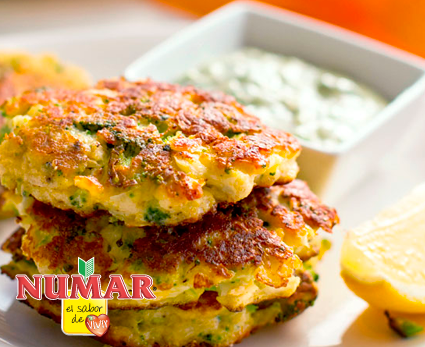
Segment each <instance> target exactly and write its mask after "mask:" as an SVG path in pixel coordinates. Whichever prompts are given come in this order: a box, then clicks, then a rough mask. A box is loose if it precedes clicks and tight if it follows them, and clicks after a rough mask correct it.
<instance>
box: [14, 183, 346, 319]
mask: <svg viewBox="0 0 425 347" xmlns="http://www.w3.org/2000/svg"><path fill="white" fill-rule="evenodd" d="M298 206H302V207H303V209H302V210H298ZM18 208H19V214H20V218H19V220H20V224H21V225H22V226H23V227H24V228H25V229H26V230H27V232H26V233H25V235H24V236H23V241H22V245H19V247H18V248H20V249H22V252H23V255H24V256H26V257H27V258H28V259H32V260H33V261H34V262H35V264H36V265H37V267H38V270H39V271H40V273H42V274H58V273H68V274H70V275H71V274H73V273H75V272H76V269H77V268H78V265H77V260H78V257H84V258H85V259H90V258H91V257H95V259H96V262H95V272H96V273H98V274H100V275H101V276H102V277H101V278H102V279H103V280H104V283H103V287H104V289H105V288H106V286H107V284H108V283H107V282H108V275H109V274H111V273H114V274H115V273H117V274H122V275H123V277H124V280H125V281H126V283H127V286H128V287H129V289H131V278H130V275H131V274H133V273H145V274H148V275H150V276H152V278H153V279H154V286H155V287H156V291H155V295H156V297H157V298H156V299H154V300H112V301H110V302H109V306H110V307H111V308H117V307H119V308H123V307H125V308H128V307H137V308H146V307H150V308H152V307H160V306H164V305H182V304H187V303H190V302H196V301H197V300H198V299H199V298H200V296H201V295H202V294H203V293H205V292H207V291H214V292H216V293H217V301H218V302H220V304H221V305H223V306H224V307H226V308H227V309H228V310H231V311H235V310H241V309H243V307H245V306H246V305H249V304H253V303H258V302H261V301H264V300H270V299H276V298H285V297H289V296H290V295H292V294H293V293H294V291H295V290H296V288H297V286H298V285H299V278H298V277H297V276H295V275H294V274H295V272H296V271H297V270H299V269H300V268H301V266H302V261H306V260H308V259H309V258H311V257H312V256H315V255H316V254H317V253H318V251H319V249H318V246H317V242H316V233H317V230H318V229H319V228H322V229H324V230H326V231H331V229H332V227H333V226H334V225H335V223H336V222H337V221H338V217H337V215H336V212H335V210H333V209H331V208H329V207H327V206H325V205H323V204H321V203H320V201H319V200H318V199H317V197H316V196H315V195H314V194H313V193H311V191H310V190H309V189H308V187H307V185H306V184H305V183H304V182H300V181H294V182H292V183H289V184H286V185H282V186H274V187H271V188H258V189H255V190H254V191H253V192H252V193H251V194H250V196H249V197H247V198H246V199H244V200H242V201H240V202H239V203H237V204H235V205H230V206H220V207H219V208H218V210H217V211H216V212H214V213H212V212H210V213H208V214H206V215H204V216H203V218H202V219H201V220H199V221H198V222H195V223H193V224H189V225H186V226H175V227H165V226H164V227H150V226H149V227H128V226H125V225H124V223H123V222H121V221H118V220H116V219H115V218H113V217H111V215H110V214H108V213H106V212H104V211H99V212H98V213H97V214H96V215H93V216H92V217H90V218H83V217H80V216H78V215H77V214H75V213H74V212H72V211H63V210H59V209H55V208H53V207H50V206H48V205H46V204H43V203H40V202H38V201H35V200H34V199H33V198H25V199H24V200H23V202H22V203H21V204H20V206H19V207H18ZM312 215H313V216H314V220H313V219H312V218H309V216H312ZM6 248H8V246H6ZM15 248H16V247H15ZM12 252H13V251H12Z"/></svg>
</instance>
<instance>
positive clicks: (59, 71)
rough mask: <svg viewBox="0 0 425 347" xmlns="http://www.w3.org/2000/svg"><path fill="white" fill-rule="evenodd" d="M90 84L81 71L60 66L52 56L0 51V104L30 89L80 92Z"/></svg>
mask: <svg viewBox="0 0 425 347" xmlns="http://www.w3.org/2000/svg"><path fill="white" fill-rule="evenodd" d="M90 84H91V81H90V77H89V76H88V74H87V73H86V72H85V71H84V70H83V69H81V68H79V67H76V66H73V65H68V64H63V63H62V62H60V61H59V60H58V59H57V58H56V57H55V56H52V55H47V54H41V55H33V54H29V53H24V52H13V51H3V52H0V104H2V103H3V102H4V101H5V100H6V99H8V98H10V97H12V96H16V95H19V94H21V93H23V92H24V91H26V90H30V89H34V88H41V87H52V88H68V89H83V88H87V87H89V86H90Z"/></svg>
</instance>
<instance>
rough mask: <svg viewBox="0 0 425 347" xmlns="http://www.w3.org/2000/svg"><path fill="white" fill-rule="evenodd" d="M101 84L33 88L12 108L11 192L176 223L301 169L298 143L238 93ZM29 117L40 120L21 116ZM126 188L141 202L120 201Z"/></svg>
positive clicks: (7, 164) (143, 220)
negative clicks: (262, 118)
mask: <svg viewBox="0 0 425 347" xmlns="http://www.w3.org/2000/svg"><path fill="white" fill-rule="evenodd" d="M96 88H97V89H93V90H86V91H82V92H73V91H64V90H45V91H33V92H29V93H25V94H23V95H22V96H21V97H20V98H17V99H14V100H10V101H9V102H8V103H6V104H5V105H4V107H3V111H4V112H5V113H6V116H7V118H8V119H9V120H10V127H11V128H12V132H11V134H9V135H6V137H5V140H4V141H3V144H2V146H1V147H0V173H1V174H2V180H3V181H4V183H5V184H6V185H7V186H8V187H9V188H16V187H17V188H18V189H20V190H21V191H22V190H25V191H27V192H28V193H30V194H32V195H34V196H35V197H36V198H37V199H38V200H41V201H43V202H46V203H51V204H52V205H54V206H55V207H59V208H62V209H73V210H74V211H75V212H77V213H79V214H80V215H85V216H87V215H90V214H91V213H93V211H95V210H96V209H103V210H109V211H110V212H111V213H112V214H113V215H114V216H116V217H117V218H119V219H121V220H123V221H125V222H126V223H127V224H128V225H138V226H141V225H158V224H160V225H165V224H166V225H173V224H174V225H175V224H179V223H181V222H183V221H191V222H193V221H195V220H197V219H199V218H200V217H201V216H202V215H203V214H204V213H206V212H208V210H211V209H212V208H213V207H214V206H215V204H216V203H217V202H221V201H224V202H236V201H238V200H241V199H243V198H245V197H246V196H247V195H248V194H249V193H250V191H251V190H252V188H253V187H254V186H255V185H258V186H269V185H272V184H273V183H275V182H277V181H279V182H287V181H291V180H292V179H293V178H294V177H295V174H296V173H297V166H296V163H295V158H296V157H297V155H298V153H299V151H300V146H299V143H298V142H297V140H296V139H295V138H294V137H292V136H291V135H289V134H287V133H284V132H282V131H277V130H272V129H269V128H267V127H265V126H263V125H262V124H261V123H260V122H259V120H258V119H257V118H255V117H253V116H251V115H249V114H247V113H246V112H245V111H244V109H243V108H242V106H240V105H239V104H238V103H236V101H235V100H234V99H233V98H231V97H228V96H225V95H223V94H221V93H215V94H214V93H207V92H203V91H200V90H197V89H195V88H193V87H182V86H177V85H170V84H165V83H158V82H153V81H150V80H147V81H142V82H127V81H125V80H116V81H102V82H99V84H98V85H97V87H96ZM23 114H24V115H25V114H27V115H29V117H30V119H28V118H27V119H26V120H24V119H21V118H19V117H18V118H17V119H16V120H14V119H13V118H14V117H15V116H17V115H23ZM17 123H19V124H20V125H17ZM10 151H13V152H15V153H10ZM20 158H27V160H25V161H22V160H21V159H20ZM16 165H28V167H27V169H28V170H26V172H32V173H34V174H35V175H36V177H34V175H31V176H28V177H27V175H26V174H25V173H23V172H22V170H21V167H20V168H19V170H17V169H16ZM35 165H38V166H37V167H36V166H35ZM14 167H15V168H14ZM17 179H21V180H23V183H22V184H16V180H17ZM78 189H79V190H78ZM47 192H48V193H47ZM147 192H150V193H147ZM76 193H78V194H79V195H81V194H83V195H84V199H80V198H79V199H78V202H77V200H76V199H71V196H73V194H76ZM122 193H127V194H129V195H131V199H130V200H129V201H127V200H126V201H125V202H124V200H120V201H118V202H117V199H118V197H119V199H124V198H123V197H121V195H120V194H122ZM64 194H66V196H65V198H64V197H63V195H64ZM146 194H150V196H151V199H147V198H146ZM86 195H87V196H86ZM68 197H69V199H68ZM127 199H128V197H127ZM164 200H167V201H169V205H168V206H167V204H166V203H165V202H164ZM131 204H135V206H136V209H137V213H136V212H134V207H132V209H133V211H132V212H129V209H131V208H129V205H131ZM177 205H179V206H177ZM152 210H153V211H155V212H154V213H152ZM157 211H159V212H157Z"/></svg>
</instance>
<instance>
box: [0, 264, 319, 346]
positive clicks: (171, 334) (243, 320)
mask: <svg viewBox="0 0 425 347" xmlns="http://www.w3.org/2000/svg"><path fill="white" fill-rule="evenodd" d="M2 272H3V273H6V274H8V275H9V277H11V278H14V276H15V275H16V274H18V273H24V274H27V275H32V274H34V273H35V272H36V267H35V266H34V264H32V263H31V262H30V261H29V262H28V261H25V260H20V261H15V262H11V263H10V264H8V265H5V266H3V267H2ZM298 276H299V277H300V279H301V284H300V286H299V287H298V289H297V291H296V292H295V293H294V294H293V295H292V296H290V297H289V298H286V299H280V300H270V301H263V302H261V303H259V304H258V305H248V306H247V307H245V308H243V309H242V310H241V311H239V312H231V311H229V310H227V309H226V308H225V307H223V306H222V305H220V303H219V302H217V300H216V297H217V296H216V295H217V294H216V293H214V292H206V293H204V294H203V295H202V296H201V297H200V299H199V301H198V302H197V303H195V304H192V305H190V306H166V307H162V308H159V309H154V310H151V309H147V310H135V309H132V310H120V309H109V311H108V316H109V318H110V321H111V324H110V327H109V330H108V332H107V333H106V335H104V336H103V337H102V338H100V339H98V338H96V339H98V340H100V341H101V342H103V343H106V344H108V345H111V346H129V347H133V346H134V347H136V346H137V347H138V346H147V347H149V346H151V347H180V346H186V347H208V346H211V347H212V346H214V347H225V346H230V345H232V344H234V343H237V342H240V341H241V340H242V339H243V338H245V337H247V336H249V335H250V333H251V332H253V331H254V330H256V329H258V328H261V327H263V326H265V325H270V324H276V323H279V322H285V321H287V320H289V319H292V318H293V317H295V316H297V315H299V314H301V313H302V312H303V311H304V310H305V309H306V308H308V307H309V306H311V305H312V304H313V303H314V300H315V299H316V297H317V288H316V286H315V284H314V282H313V280H312V277H311V276H310V275H309V274H308V273H307V272H304V273H300V274H299V275H298ZM26 303H27V304H28V305H29V306H31V307H33V308H34V309H36V310H37V311H38V312H39V313H40V314H42V315H44V316H47V317H49V318H52V319H53V320H54V321H56V322H57V323H60V320H61V318H60V317H61V313H60V310H61V306H60V303H59V302H57V301H49V300H46V299H42V300H40V301H37V300H34V299H32V298H31V297H29V298H28V300H27V301H26ZM110 303H111V302H109V304H110Z"/></svg>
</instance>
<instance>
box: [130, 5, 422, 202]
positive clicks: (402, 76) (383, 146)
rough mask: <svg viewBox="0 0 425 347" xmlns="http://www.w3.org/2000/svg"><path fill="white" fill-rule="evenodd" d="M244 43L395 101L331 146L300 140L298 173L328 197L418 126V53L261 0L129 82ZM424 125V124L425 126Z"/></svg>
mask: <svg viewBox="0 0 425 347" xmlns="http://www.w3.org/2000/svg"><path fill="white" fill-rule="evenodd" d="M244 46H251V47H258V48H261V49H265V50H267V51H271V52H275V53H280V54H285V55H292V56H296V57H299V58H301V59H304V60H306V61H308V62H310V63H312V64H314V65H317V66H320V67H324V68H328V69H330V70H333V71H337V72H341V73H344V74H347V75H348V76H351V77H352V78H353V79H354V80H356V81H360V82H363V83H365V84H366V85H369V86H370V87H372V88H373V89H375V90H376V91H378V92H380V93H381V94H382V95H384V96H385V97H386V98H387V99H388V100H390V101H391V102H390V103H389V105H388V106H387V107H386V108H385V109H384V110H383V111H382V112H380V113H379V114H378V115H377V116H376V117H375V118H374V119H373V120H372V121H371V122H370V123H369V124H368V126H366V127H365V128H364V129H363V131H361V132H359V133H358V134H357V135H356V136H355V137H354V138H352V139H350V140H347V141H346V142H344V143H342V144H341V145H339V146H337V147H335V148H334V149H333V150H328V149H323V148H321V147H320V146H319V145H315V144H311V143H307V142H306V141H303V140H302V139H300V141H301V144H302V146H303V151H302V154H301V156H300V158H299V161H298V162H299V164H300V167H301V171H300V178H303V179H305V180H307V181H308V183H309V184H310V186H311V188H312V189H313V190H314V191H315V192H316V193H317V194H319V195H321V196H322V198H324V199H326V200H327V201H328V202H334V201H336V200H337V199H338V198H341V197H342V196H343V195H344V193H347V192H348V191H349V189H350V188H352V187H353V186H354V185H355V183H356V182H358V181H359V180H360V179H361V178H363V177H364V176H365V174H367V172H368V171H369V169H370V168H371V167H373V165H374V164H375V163H376V162H377V161H378V159H380V158H381V157H383V156H384V155H385V154H386V153H388V152H389V150H390V148H391V147H392V146H393V145H394V144H395V143H396V142H397V140H398V139H400V138H401V134H402V133H403V131H405V130H406V129H407V128H408V127H409V126H411V125H412V124H414V123H415V121H416V120H417V118H416V117H417V116H418V114H419V113H420V110H422V107H423V104H424V103H423V101H422V99H423V96H424V95H425V64H424V61H423V60H422V59H420V58H418V57H415V56H413V55H410V54H408V53H405V52H403V51H400V50H398V49H395V48H392V47H390V46H387V45H385V44H382V43H379V42H377V41H374V40H372V39H368V38H365V37H363V36H361V35H357V34H354V33H351V32H349V31H346V30H344V29H341V28H339V27H335V26H332V25H329V24H326V23H323V22H320V21H317V20H314V19H311V18H308V17H304V16H301V15H298V14H295V13H292V12H289V11H285V10H282V9H278V8H275V7H272V6H268V5H264V4H260V3H256V2H233V3H231V4H229V5H226V6H224V7H222V8H220V9H218V10H216V11H215V12H213V13H211V14H210V15H208V16H206V17H204V18H202V19H200V20H198V21H197V22H196V23H194V24H192V25H190V26H189V27H188V28H186V29H183V30H182V31H181V32H179V33H178V34H176V35H174V36H172V37H171V38H170V39H168V40H166V41H165V42H163V43H162V44H160V45H158V46H157V47H155V48H154V49H152V50H151V51H149V52H148V53H146V54H144V55H143V56H142V57H140V58H139V59H137V60H136V61H135V62H133V63H132V64H131V65H130V66H129V67H128V68H127V69H126V71H125V77H126V78H127V79H129V80H138V79H141V78H145V77H151V78H152V79H155V80H159V81H167V82H173V81H176V80H177V79H178V78H179V77H181V76H182V75H183V74H184V72H186V71H187V70H188V69H189V68H191V67H193V66H196V65H198V64H200V63H202V62H204V61H205V60H207V59H210V58H211V57H214V56H218V55H222V54H226V53H228V52H231V51H234V50H237V49H239V48H241V47H244ZM424 130H425V129H424Z"/></svg>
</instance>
